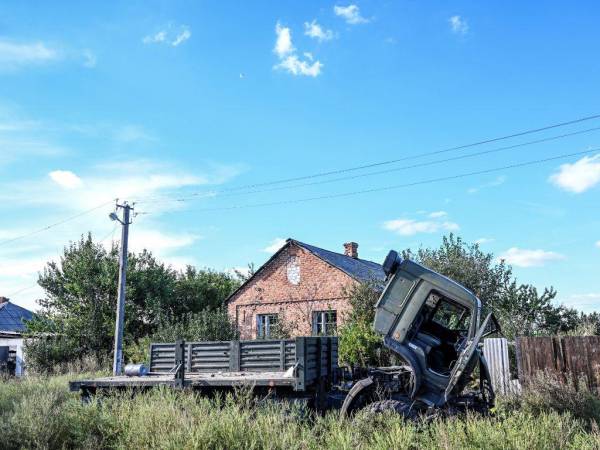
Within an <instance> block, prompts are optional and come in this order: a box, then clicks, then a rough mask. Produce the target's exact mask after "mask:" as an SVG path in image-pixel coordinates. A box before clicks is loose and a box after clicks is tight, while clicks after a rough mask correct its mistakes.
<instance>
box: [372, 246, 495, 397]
mask: <svg viewBox="0 0 600 450" xmlns="http://www.w3.org/2000/svg"><path fill="white" fill-rule="evenodd" d="M383 267H384V270H385V272H386V274H387V283H386V286H385V289H384V290H383V292H382V294H381V297H380V298H379V301H378V303H377V305H376V312H375V322H374V329H375V331H376V332H377V333H379V334H381V335H382V336H383V338H384V345H385V346H386V347H387V348H389V349H390V350H392V351H393V352H394V353H396V354H397V355H399V356H400V357H401V358H402V359H403V360H404V361H405V362H406V363H407V364H408V365H410V367H411V370H412V371H413V376H414V381H413V386H412V392H410V396H411V398H413V399H414V398H418V399H419V400H421V401H423V402H425V403H427V404H430V405H432V406H440V405H442V404H444V403H446V402H447V401H448V399H449V398H450V397H451V396H453V395H458V394H460V392H461V391H462V390H463V389H464V387H465V385H466V384H467V383H468V382H469V381H470V380H471V374H472V372H473V370H474V368H475V366H476V363H477V362H478V361H479V362H480V368H481V372H483V373H482V375H483V376H485V377H487V378H488V382H489V374H488V371H487V364H486V362H485V359H484V357H483V353H482V352H481V350H480V349H479V345H478V344H479V341H480V340H481V338H482V337H483V335H484V330H486V328H487V329H488V330H487V331H488V333H486V334H490V333H491V332H496V331H498V330H499V328H498V327H497V322H496V321H495V319H493V316H491V315H489V316H488V317H487V318H486V320H485V321H484V322H483V324H482V323H481V310H482V304H481V301H480V300H479V299H478V298H477V297H476V296H475V294H473V293H472V292H471V291H469V290H468V289H466V288H465V287H464V286H461V285H460V284H458V283H456V282H455V281H452V280H451V279H449V278H447V277H445V276H443V275H441V274H439V273H437V272H434V271H432V270H430V269H427V268H426V267H423V266H421V265H420V264H417V263H416V262H413V261H410V260H402V259H401V258H400V257H399V255H398V253H397V252H395V251H391V252H390V253H389V254H388V256H387V258H386V260H385V262H384V265H383ZM492 323H493V325H494V327H495V329H493V330H492V331H490V330H489V325H491V324H492Z"/></svg>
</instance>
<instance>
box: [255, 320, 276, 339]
mask: <svg viewBox="0 0 600 450" xmlns="http://www.w3.org/2000/svg"><path fill="white" fill-rule="evenodd" d="M276 326H277V314H257V316H256V338H257V339H269V338H270V337H271V333H272V332H274V331H275V327H276Z"/></svg>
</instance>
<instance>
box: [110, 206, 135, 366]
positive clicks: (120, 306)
mask: <svg viewBox="0 0 600 450" xmlns="http://www.w3.org/2000/svg"><path fill="white" fill-rule="evenodd" d="M116 209H117V210H118V209H122V210H123V219H122V220H121V219H119V216H118V215H117V213H116V212H113V213H110V215H109V217H110V219H111V220H116V221H117V222H119V223H120V224H121V227H122V228H121V249H120V251H119V291H118V299H117V320H116V325H115V360H114V363H113V375H120V374H121V373H122V371H123V323H124V322H125V283H126V277H127V244H128V239H129V224H130V223H131V222H130V219H129V216H130V213H131V211H132V210H133V207H132V206H130V205H129V204H128V203H127V202H123V204H122V205H120V204H118V203H117V205H116Z"/></svg>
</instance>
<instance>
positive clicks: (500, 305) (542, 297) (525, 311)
mask: <svg viewBox="0 0 600 450" xmlns="http://www.w3.org/2000/svg"><path fill="white" fill-rule="evenodd" d="M402 256H403V257H404V258H410V259H413V260H414V261H416V262H418V263H420V264H422V265H424V266H426V267H429V268H430V269H433V270H435V271H436V272H439V273H441V274H443V275H445V276H447V277H449V278H451V279H453V280H455V281H457V282H458V283H461V284H462V285H463V286H465V287H466V288H467V289H470V290H471V291H472V292H473V293H474V294H475V295H477V297H479V298H480V299H481V300H482V302H483V304H484V308H485V309H486V310H487V311H492V312H493V313H494V315H495V316H496V317H497V318H498V320H499V321H500V324H501V326H502V329H503V333H504V334H505V335H506V336H507V337H509V338H513V337H515V336H517V335H539V334H557V333H564V332H568V331H569V330H571V329H573V328H575V327H576V326H577V325H578V323H579V322H578V319H577V312H576V311H575V310H573V309H569V308H566V307H564V306H562V305H561V306H556V305H554V304H553V302H552V301H553V299H554V298H555V297H556V291H555V290H554V289H553V288H552V287H549V288H544V291H543V292H542V293H541V294H540V293H539V292H538V290H537V289H536V288H535V287H534V286H532V285H529V284H519V283H518V282H517V280H516V279H515V278H514V276H513V273H512V268H511V267H510V266H509V265H507V264H506V263H505V262H504V261H503V260H500V261H497V260H496V259H495V258H494V255H493V254H492V253H484V252H483V251H481V249H480V248H479V245H478V244H468V243H466V242H464V241H463V240H462V239H461V238H460V237H457V236H454V235H453V234H452V233H451V234H450V235H448V236H444V237H443V239H442V244H441V245H440V247H439V248H437V249H429V248H420V249H419V250H418V251H417V252H413V251H412V250H410V249H407V250H404V251H403V252H402Z"/></svg>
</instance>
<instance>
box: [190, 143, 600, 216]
mask: <svg viewBox="0 0 600 450" xmlns="http://www.w3.org/2000/svg"><path fill="white" fill-rule="evenodd" d="M597 151H600V147H598V148H594V149H589V150H585V151H581V152H575V153H567V154H562V155H557V156H552V157H549V158H543V159H536V160H532V161H526V162H522V163H516V164H510V165H506V166H500V167H494V168H491V169H484V170H477V171H473V172H466V173H461V174H457V175H449V176H445V177H438V178H429V179H426V180H420V181H414V182H411V183H404V184H396V185H392V186H383V187H378V188H371V189H363V190H358V191H350V192H342V193H338V194H328V195H320V196H316V197H305V198H299V199H290V200H280V201H276V202H265V203H254V204H249V205H234V206H225V207H216V208H199V209H195V210H194V211H228V210H234V209H247V208H257V207H264V206H277V205H288V204H294V203H304V202H310V201H316V200H325V199H332V198H340V197H350V196H353V195H359V194H368V193H372V192H382V191H389V190H393V189H400V188H405V187H411V186H419V185H424V184H431V183H437V182H441V181H449V180H456V179H460V178H467V177H470V176H475V175H483V174H487V173H493V172H499V171H501V170H508V169H515V168H519V167H526V166H532V165H536V164H542V163H545V162H550V161H556V160H558V159H565V158H570V157H572V156H581V155H585V154H589V153H593V152H597Z"/></svg>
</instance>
